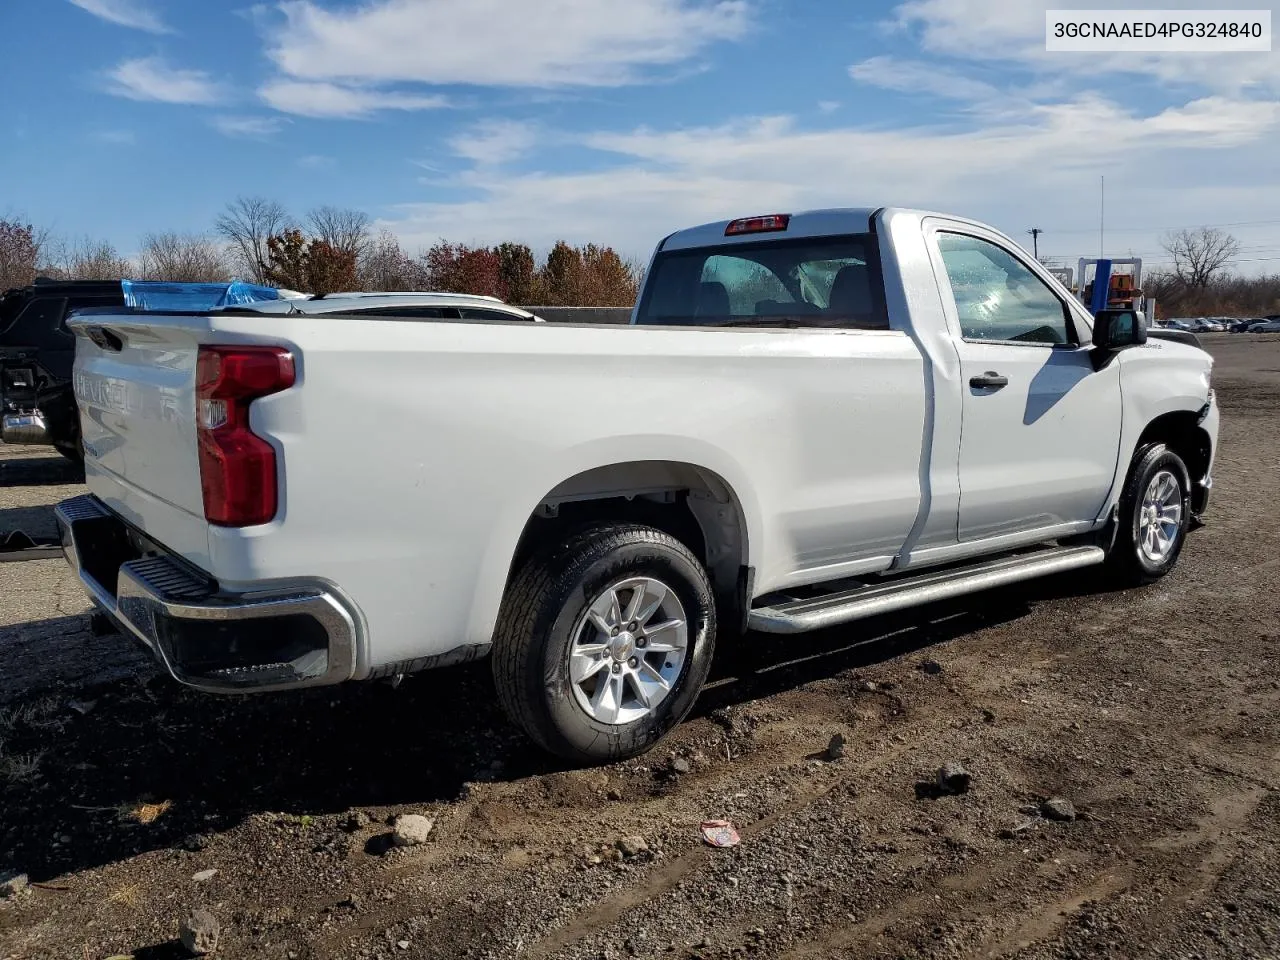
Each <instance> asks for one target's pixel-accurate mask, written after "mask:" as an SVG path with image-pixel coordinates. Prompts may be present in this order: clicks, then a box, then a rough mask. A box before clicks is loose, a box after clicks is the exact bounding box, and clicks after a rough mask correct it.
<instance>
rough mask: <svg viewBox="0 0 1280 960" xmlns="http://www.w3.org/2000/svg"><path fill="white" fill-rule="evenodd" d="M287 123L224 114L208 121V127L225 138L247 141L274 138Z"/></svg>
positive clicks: (274, 118) (265, 118)
mask: <svg viewBox="0 0 1280 960" xmlns="http://www.w3.org/2000/svg"><path fill="white" fill-rule="evenodd" d="M288 122H289V121H288V120H286V119H285V118H284V117H241V116H231V115H226V114H224V115H222V116H217V117H214V118H213V119H212V120H210V121H209V123H210V125H211V126H212V127H213V128H214V129H215V130H217V131H218V132H219V133H220V134H222V135H223V136H225V137H245V138H249V139H262V138H265V137H270V136H274V135H275V134H277V133H279V132H280V130H281V128H282V127H283V126H284V125H285V124H286V123H288Z"/></svg>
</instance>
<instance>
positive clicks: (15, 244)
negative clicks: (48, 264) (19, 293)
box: [0, 218, 44, 292]
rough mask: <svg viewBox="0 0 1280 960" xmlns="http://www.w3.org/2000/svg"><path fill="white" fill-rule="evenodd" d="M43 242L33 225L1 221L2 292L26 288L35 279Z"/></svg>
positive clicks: (0, 288)
mask: <svg viewBox="0 0 1280 960" xmlns="http://www.w3.org/2000/svg"><path fill="white" fill-rule="evenodd" d="M43 242H44V238H43V236H42V235H41V234H40V233H39V232H38V231H36V229H35V228H34V227H32V226H31V224H29V223H22V222H21V221H19V220H11V219H8V218H3V219H0V292H3V291H5V290H8V289H9V288H10V287H25V286H26V285H27V284H29V283H30V282H31V281H32V280H34V279H35V276H36V264H37V263H38V262H39V260H40V248H41V246H42V245H43Z"/></svg>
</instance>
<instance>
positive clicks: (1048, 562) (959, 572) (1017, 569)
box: [747, 547, 1106, 633]
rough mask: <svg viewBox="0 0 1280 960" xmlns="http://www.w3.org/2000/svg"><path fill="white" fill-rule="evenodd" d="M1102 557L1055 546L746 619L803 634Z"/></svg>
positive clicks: (763, 610)
mask: <svg viewBox="0 0 1280 960" xmlns="http://www.w3.org/2000/svg"><path fill="white" fill-rule="evenodd" d="M1105 558H1106V554H1105V553H1104V552H1103V550H1102V548H1101V547H1054V548H1050V549H1047V550H1038V551H1036V552H1035V553H1030V554H1022V555H1020V556H1015V557H1004V558H1002V559H999V560H988V561H985V562H983V563H977V564H972V565H970V566H966V567H960V568H952V569H949V570H941V571H932V572H929V571H926V572H924V573H920V574H917V575H916V576H912V577H904V578H903V579H900V580H894V581H891V582H889V583H874V584H870V585H867V586H861V587H855V588H854V589H852V590H841V591H839V592H838V593H831V594H827V595H826V596H821V597H808V598H805V599H803V600H784V601H781V602H779V603H776V604H773V605H771V606H767V607H754V608H752V610H751V612H750V615H749V616H748V620H747V623H748V626H749V627H750V628H751V629H752V630H759V631H761V632H762V633H807V632H808V631H810V630H821V629H822V628H823V627H833V626H836V625H837V624H841V623H849V622H850V621H852V620H862V619H864V618H866V617H874V616H878V615H879V614H882V613H891V612H892V611H894V610H904V609H906V608H907V607H917V606H920V605H921V604H925V603H934V602H935V601H938V600H949V599H950V598H952V597H959V596H963V595H964V594H966V593H976V592H977V591H979V590H989V589H990V588H992V587H1002V586H1004V585H1006V584H1010V583H1018V582H1019V581H1021V580H1033V579H1035V578H1036V577H1043V576H1048V575H1049V574H1053V573H1063V572H1065V571H1067V570H1075V569H1077V568H1079V567H1089V566H1093V565H1094V564H1098V563H1102V561H1103V560H1104V559H1105Z"/></svg>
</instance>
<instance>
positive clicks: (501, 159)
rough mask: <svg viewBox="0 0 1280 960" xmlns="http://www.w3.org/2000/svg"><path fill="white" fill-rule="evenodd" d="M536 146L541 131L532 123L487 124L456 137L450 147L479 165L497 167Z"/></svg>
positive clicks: (491, 122)
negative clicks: (538, 133) (538, 132)
mask: <svg viewBox="0 0 1280 960" xmlns="http://www.w3.org/2000/svg"><path fill="white" fill-rule="evenodd" d="M536 142H537V131H536V129H535V128H534V125H533V124H531V123H522V122H519V121H516V120H485V121H482V122H481V123H478V124H476V125H475V126H474V127H472V128H471V129H470V130H468V131H467V132H466V133H461V134H458V135H457V136H455V137H453V138H452V139H451V140H450V141H449V147H450V148H451V149H452V150H453V152H454V153H456V154H457V155H458V156H460V157H465V158H467V159H468V160H472V161H474V162H475V163H476V164H478V165H497V164H502V163H506V162H507V161H509V160H514V159H516V158H517V157H520V156H522V155H524V154H526V153H528V152H529V150H530V149H532V147H533V145H534V144H535V143H536Z"/></svg>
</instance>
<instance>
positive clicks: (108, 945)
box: [0, 334, 1280, 960]
mask: <svg viewBox="0 0 1280 960" xmlns="http://www.w3.org/2000/svg"><path fill="white" fill-rule="evenodd" d="M1206 341H1207V342H1208V343H1209V345H1210V349H1211V350H1212V352H1213V353H1214V354H1215V356H1216V357H1217V358H1218V363H1217V368H1216V371H1215V377H1214V381H1215V383H1214V385H1215V387H1216V388H1217V390H1218V396H1219V398H1220V402H1221V405H1222V410H1223V422H1222V442H1221V448H1220V453H1219V456H1218V461H1217V469H1216V488H1215V491H1214V499H1213V504H1212V508H1211V511H1210V516H1209V518H1208V519H1209V522H1208V525H1207V526H1205V527H1204V528H1203V529H1200V530H1198V531H1196V532H1195V533H1194V534H1193V535H1192V537H1191V539H1190V541H1189V543H1188V546H1187V549H1186V551H1185V553H1184V554H1183V557H1182V561H1181V564H1180V566H1179V567H1178V569H1177V571H1176V573H1175V574H1174V575H1173V576H1171V577H1169V578H1167V579H1166V580H1165V581H1163V582H1161V583H1160V584H1159V585H1157V586H1154V587H1150V588H1146V589H1143V590H1134V591H1129V592H1120V593H1099V592H1096V591H1094V590H1093V588H1091V587H1089V586H1088V585H1087V584H1086V583H1085V582H1084V578H1082V577H1080V576H1078V575H1077V576H1073V577H1064V578H1061V579H1058V580H1054V581H1048V582H1043V583H1039V584H1035V585H1033V586H1031V587H1029V588H1020V589H1016V590H1005V591H1001V592H998V593H994V594H988V595H982V596H979V597H976V598H972V599H969V600H967V601H965V602H964V603H956V604H950V605H947V606H945V607H935V608H929V609H926V610H921V611H914V612H912V613H911V614H910V615H904V616H896V617H893V618H886V619H882V620H877V621H872V622H864V623H862V624H859V625H856V626H855V627H853V628H841V629H835V630H830V631H827V632H825V633H822V634H820V635H812V636H808V637H804V638H779V639H771V638H768V637H763V636H750V637H748V638H747V639H746V640H745V641H742V642H739V643H738V644H735V645H733V646H732V647H730V646H724V647H722V648H721V650H720V651H719V653H718V658H717V663H716V666H715V671H714V683H713V684H712V686H711V687H710V688H709V689H708V690H707V691H706V693H705V694H704V695H703V697H702V698H701V700H700V701H699V704H698V706H697V708H696V710H695V713H694V715H693V716H692V717H691V718H690V719H689V720H688V721H687V722H686V723H685V724H684V725H683V726H681V727H680V728H679V729H677V730H676V731H675V733H674V735H673V736H672V737H671V738H670V740H669V742H667V743H665V744H663V745H662V746H661V747H660V748H658V749H657V750H655V751H654V752H653V753H651V754H650V755H648V756H646V757H643V758H641V759H639V760H636V761H631V762H627V763H621V764H616V765H614V766H610V767H605V768H600V769H594V770H569V769H566V768H564V767H562V766H560V765H557V764H556V763H555V762H553V761H550V760H548V759H547V758H546V757H545V756H544V755H542V754H540V753H539V752H537V751H536V750H535V749H533V748H532V747H530V746H529V744H528V743H527V742H525V741H524V740H523V739H522V737H521V736H520V735H519V734H518V733H517V732H515V731H514V730H512V729H511V728H510V727H508V726H507V725H506V723H505V722H504V720H503V718H502V716H501V715H500V713H499V712H498V709H497V707H496V705H495V703H494V699H493V697H492V695H491V692H490V684H489V679H488V672H487V664H484V663H480V664H472V665H469V666H467V667H463V668H456V669H451V670H447V671H441V672H438V673H435V674H429V675H425V676H422V677H416V678H410V679H409V680H406V681H405V683H404V684H403V685H402V686H400V687H399V688H398V689H394V688H392V687H391V686H389V685H384V684H371V685H351V686H349V687H342V688H335V689H330V690H326V691H319V692H312V693H310V694H308V695H283V696H274V697H259V698H248V699H218V698H210V697H207V696H203V695H199V694H195V693H190V692H187V691H185V690H183V689H181V688H179V687H178V686H177V685H176V684H174V683H172V682H170V681H169V680H167V679H165V678H163V677H161V676H159V675H158V674H157V673H156V672H155V671H154V670H153V669H152V668H151V666H150V665H149V663H148V662H147V661H146V660H145V659H144V658H143V657H142V656H140V655H139V654H137V653H136V652H135V651H134V650H133V649H132V648H131V647H129V646H128V644H127V643H126V642H125V641H123V640H122V639H121V638H119V637H94V636H92V635H91V634H90V631H89V627H88V617H87V615H86V610H87V604H86V603H85V601H84V599H83V597H82V595H81V593H80V590H79V588H78V586H77V585H76V584H75V583H74V582H73V581H72V579H71V578H70V577H69V575H68V574H67V573H66V571H65V569H64V568H63V566H62V564H61V562H60V561H56V560H47V561H29V562H23V563H0V873H2V872H3V871H5V870H12V871H19V872H22V873H25V874H27V875H28V877H29V879H30V881H31V884H32V885H31V887H30V888H29V889H28V891H27V892H26V893H24V894H20V895H17V896H13V897H11V898H9V899H7V900H0V957H3V958H24V960H25V958H36V957H41V958H43V957H49V958H77V960H104V958H107V957H109V956H116V955H132V956H133V957H136V958H138V960H146V958H151V960H156V958H165V957H181V956H185V955H186V953H185V952H184V949H183V948H182V947H181V945H180V944H179V943H178V941H177V939H176V938H177V937H178V931H179V923H180V922H181V921H182V920H183V919H184V918H185V917H186V916H188V915H189V914H190V913H191V912H192V910H193V909H194V908H197V907H204V908H207V909H208V910H209V911H210V912H211V913H212V914H213V916H214V917H215V918H216V919H217V921H218V922H219V924H220V928H221V934H220V943H219V948H218V955H219V956H225V957H280V958H320V957H361V958H364V957H404V958H456V957H469V958H498V957H522V958H523V957H529V958H539V960H552V958H559V960H570V958H597V957H607V958H611V957H616V958H623V957H630V956H636V957H677V958H695V957H697V958H729V957H738V956H745V957H760V958H766V957H767V958H789V960H800V958H815V960H816V958H828V957H848V958H854V957H857V958H873V957H885V958H890V957H1021V958H1039V957H1068V958H1070V957H1074V958H1095V957H1144V958H1145V957H1178V958H1205V960H1208V958H1219V957H1222V958H1225V957H1271V958H1275V957H1280V720H1278V719H1277V711H1276V708H1277V705H1278V704H1280V590H1278V589H1277V574H1278V573H1280V515H1278V514H1277V512H1276V510H1275V507H1274V503H1275V500H1274V496H1275V488H1276V484H1277V480H1278V479H1280V472H1278V471H1277V467H1278V466H1280V417H1277V411H1278V410H1280V338H1277V337H1264V336H1253V335H1243V334H1241V335H1220V336H1216V337H1208V338H1206ZM4 457H5V459H3V460H2V461H0V482H2V483H3V484H4V486H3V488H2V489H0V532H3V531H5V530H7V529H12V528H13V527H15V526H17V525H20V524H21V525H23V526H24V527H25V528H27V529H30V530H31V531H32V532H37V533H38V532H48V530H47V528H48V527H49V516H48V506H49V505H50V504H52V503H53V502H55V501H56V500H57V499H59V498H60V497H62V496H65V495H67V493H68V492H70V491H74V490H76V489H78V488H77V487H76V486H75V483H74V477H73V476H72V475H71V473H70V472H69V470H68V469H67V468H66V467H65V466H63V465H62V464H61V463H60V462H58V461H56V460H51V459H48V458H46V457H44V456H43V454H40V453H35V454H33V453H32V452H30V451H16V452H15V451H12V450H6V451H4ZM36 528H40V529H36ZM835 733H841V734H843V736H844V738H845V744H846V745H845V753H844V756H843V758H841V759H835V760H830V759H826V758H824V757H823V756H822V754H823V751H824V750H825V749H826V747H827V745H828V742H829V741H830V739H831V737H832V735H833V734H835ZM676 761H682V762H679V763H677V762H676ZM946 762H959V763H961V764H963V765H964V766H965V767H966V768H967V769H968V770H969V771H970V773H971V774H972V778H973V779H972V786H971V789H970V790H969V791H968V792H967V793H964V794H962V795H939V794H938V792H937V791H935V790H932V789H930V788H929V785H930V783H932V781H933V778H934V775H935V772H936V770H937V769H938V767H939V766H940V765H941V764H943V763H946ZM1050 797H1061V798H1065V799H1066V800H1069V801H1070V802H1071V803H1072V804H1073V805H1074V807H1075V810H1076V811H1077V813H1078V816H1077V819H1075V820H1069V821H1056V820H1053V819H1050V818H1048V817H1046V816H1044V815H1043V813H1042V812H1041V810H1040V805H1041V803H1042V801H1044V800H1046V799H1047V798H1050ZM403 813H416V814H424V815H426V816H428V817H431V818H433V819H434V820H435V827H434V830H433V832H432V834H431V836H430V839H429V841H428V842H427V843H425V844H422V845H420V846H412V847H398V848H393V849H390V850H388V841H387V835H388V831H389V830H390V827H389V826H388V819H389V818H390V817H392V816H394V815H397V814H403ZM713 818H715V819H719V818H724V819H729V820H731V821H733V822H734V823H735V824H736V825H737V827H738V829H739V832H740V833H741V837H742V841H741V843H740V844H739V845H738V846H736V847H733V848H732V849H714V848H712V847H709V846H707V845H706V844H704V843H703V842H702V839H701V837H700V834H699V823H700V822H701V821H703V820H706V819H713ZM634 837H640V838H642V839H643V843H642V844H637V843H636V842H635V841H634V840H630V841H628V842H627V843H624V844H622V845H623V846H626V847H627V848H628V850H629V851H630V852H629V854H628V855H624V854H623V853H622V852H621V851H620V849H619V844H620V841H623V840H624V838H634ZM643 848H647V849H643ZM210 871H216V872H213V873H210Z"/></svg>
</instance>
